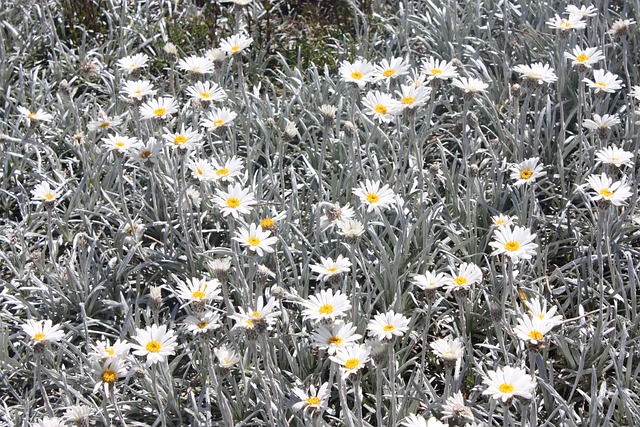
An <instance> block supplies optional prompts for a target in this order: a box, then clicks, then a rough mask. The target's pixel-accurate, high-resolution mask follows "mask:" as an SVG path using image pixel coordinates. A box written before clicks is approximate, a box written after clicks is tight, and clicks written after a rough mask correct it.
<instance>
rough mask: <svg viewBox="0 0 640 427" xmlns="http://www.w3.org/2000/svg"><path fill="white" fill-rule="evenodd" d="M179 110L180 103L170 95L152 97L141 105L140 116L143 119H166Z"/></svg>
mask: <svg viewBox="0 0 640 427" xmlns="http://www.w3.org/2000/svg"><path fill="white" fill-rule="evenodd" d="M176 112H178V103H177V102H176V100H175V99H174V98H172V97H170V96H167V97H164V98H156V99H150V100H149V101H147V102H145V103H144V104H142V105H141V106H140V117H141V118H143V119H159V120H164V119H168V118H170V117H171V116H172V115H173V114H175V113H176Z"/></svg>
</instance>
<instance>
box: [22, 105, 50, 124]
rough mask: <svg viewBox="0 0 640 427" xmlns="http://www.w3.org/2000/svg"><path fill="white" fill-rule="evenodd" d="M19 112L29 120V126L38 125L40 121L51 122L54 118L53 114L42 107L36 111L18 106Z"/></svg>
mask: <svg viewBox="0 0 640 427" xmlns="http://www.w3.org/2000/svg"><path fill="white" fill-rule="evenodd" d="M18 112H19V113H20V116H21V117H22V119H24V120H26V121H27V126H29V127H36V126H38V125H39V124H40V122H50V121H51V120H53V114H49V113H45V112H44V110H43V109H41V108H38V110H37V111H35V112H34V111H30V110H29V109H28V108H25V107H23V106H18Z"/></svg>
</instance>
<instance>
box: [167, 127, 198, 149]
mask: <svg viewBox="0 0 640 427" xmlns="http://www.w3.org/2000/svg"><path fill="white" fill-rule="evenodd" d="M164 132H165V133H164V135H162V138H163V139H164V140H165V141H167V145H168V146H169V147H171V148H173V149H182V150H190V149H193V148H195V147H196V146H197V145H198V143H199V142H200V141H201V140H202V135H200V134H199V133H198V132H197V131H194V130H193V129H192V128H191V127H188V128H187V129H185V128H184V124H183V125H182V127H181V128H180V131H179V132H175V133H173V132H171V131H170V130H169V129H167V128H165V129H164Z"/></svg>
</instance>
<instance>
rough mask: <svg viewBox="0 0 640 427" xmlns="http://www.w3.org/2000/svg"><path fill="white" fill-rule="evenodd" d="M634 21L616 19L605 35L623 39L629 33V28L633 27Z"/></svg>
mask: <svg viewBox="0 0 640 427" xmlns="http://www.w3.org/2000/svg"><path fill="white" fill-rule="evenodd" d="M635 23H636V21H634V20H633V19H618V20H617V21H616V22H614V23H613V25H612V26H611V28H610V29H609V31H607V34H609V35H610V36H612V37H624V36H626V35H627V33H628V32H629V27H630V26H631V25H635Z"/></svg>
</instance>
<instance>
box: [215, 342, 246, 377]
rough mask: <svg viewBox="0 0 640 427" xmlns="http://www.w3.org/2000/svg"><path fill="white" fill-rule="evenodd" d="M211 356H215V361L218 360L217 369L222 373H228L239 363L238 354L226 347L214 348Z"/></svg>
mask: <svg viewBox="0 0 640 427" xmlns="http://www.w3.org/2000/svg"><path fill="white" fill-rule="evenodd" d="M213 354H215V356H216V359H218V369H220V370H221V371H223V372H224V373H227V372H229V371H230V370H231V368H233V367H234V366H235V365H237V364H238V362H240V357H239V356H238V354H237V353H236V352H235V351H233V350H231V349H229V348H227V347H226V346H221V347H216V348H214V349H213Z"/></svg>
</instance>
